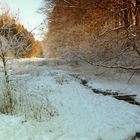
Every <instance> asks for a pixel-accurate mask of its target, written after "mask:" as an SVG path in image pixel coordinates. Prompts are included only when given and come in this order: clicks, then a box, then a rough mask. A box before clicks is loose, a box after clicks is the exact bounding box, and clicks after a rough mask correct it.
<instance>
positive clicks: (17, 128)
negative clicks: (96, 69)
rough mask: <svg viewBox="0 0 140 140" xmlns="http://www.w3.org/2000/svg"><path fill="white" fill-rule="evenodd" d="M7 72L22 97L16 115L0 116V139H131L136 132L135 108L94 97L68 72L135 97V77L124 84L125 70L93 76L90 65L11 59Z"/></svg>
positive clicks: (138, 126)
mask: <svg viewBox="0 0 140 140" xmlns="http://www.w3.org/2000/svg"><path fill="white" fill-rule="evenodd" d="M9 70H10V73H14V79H13V80H15V82H16V84H15V85H16V91H15V92H16V93H15V94H16V95H17V96H19V97H20V95H21V94H22V95H24V96H23V97H22V95H21V97H22V98H21V99H23V100H20V102H21V103H19V104H17V107H16V114H17V115H14V116H10V115H3V114H1V115H0V140H132V137H133V136H134V135H135V133H136V132H140V117H139V116H140V107H139V106H136V105H131V104H129V103H127V102H124V101H119V100H116V99H114V98H112V97H110V96H102V95H96V94H94V93H93V92H92V91H91V90H90V89H88V88H86V87H84V86H83V85H81V84H80V81H79V80H77V79H75V78H74V77H72V76H71V74H72V75H73V74H78V75H80V76H81V77H84V78H86V79H87V80H88V81H89V85H90V86H92V87H94V88H101V89H105V90H106V89H112V90H115V91H116V90H117V91H122V92H125V93H126V92H129V93H130V92H131V94H132V93H134V94H138V95H139V93H140V88H139V86H138V83H139V78H137V77H136V76H134V77H133V78H132V80H131V82H130V83H127V82H126V81H127V80H126V81H125V79H127V78H125V74H124V75H123V76H121V77H122V79H121V78H118V79H113V76H112V75H113V74H112V75H110V78H109V77H108V75H106V76H103V75H102V76H100V77H97V76H95V75H93V74H92V71H93V70H92V68H88V69H86V67H85V66H82V65H80V66H79V65H77V66H70V65H68V64H67V65H66V63H65V62H62V61H61V62H60V61H58V60H45V59H23V60H18V61H17V60H14V61H13V62H11V64H10V67H9ZM1 75H2V73H1ZM17 79H18V80H17ZM1 86H2V84H1ZM0 92H2V91H0ZM19 99H20V98H19ZM19 105H21V106H20V107H19Z"/></svg>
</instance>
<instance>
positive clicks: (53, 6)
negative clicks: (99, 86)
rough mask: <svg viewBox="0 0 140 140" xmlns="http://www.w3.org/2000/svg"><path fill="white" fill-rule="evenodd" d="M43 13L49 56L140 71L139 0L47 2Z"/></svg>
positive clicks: (46, 53)
mask: <svg viewBox="0 0 140 140" xmlns="http://www.w3.org/2000/svg"><path fill="white" fill-rule="evenodd" d="M40 12H41V13H42V14H44V15H45V17H46V21H48V22H49V23H48V25H47V27H46V28H48V32H46V33H44V38H43V42H42V43H43V44H44V46H45V52H44V54H45V56H47V57H60V58H63V59H69V60H72V61H73V60H74V61H75V60H79V59H80V60H85V61H88V62H91V63H96V65H102V66H107V67H111V66H112V67H115V68H116V67H121V68H124V69H125V68H126V69H127V68H128V69H131V68H132V69H134V70H135V69H139V68H135V67H136V66H138V65H139V64H140V63H139V62H140V61H139V57H140V45H139V41H140V1H139V0H100V1H98V0H44V6H43V7H41V8H40Z"/></svg>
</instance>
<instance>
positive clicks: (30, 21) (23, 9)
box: [0, 0, 43, 38]
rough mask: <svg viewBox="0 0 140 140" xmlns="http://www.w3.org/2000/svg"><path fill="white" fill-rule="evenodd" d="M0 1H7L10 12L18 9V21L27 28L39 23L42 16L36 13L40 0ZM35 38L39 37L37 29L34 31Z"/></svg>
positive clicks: (1, 1)
mask: <svg viewBox="0 0 140 140" xmlns="http://www.w3.org/2000/svg"><path fill="white" fill-rule="evenodd" d="M0 3H2V4H3V3H7V4H8V5H9V7H10V11H12V13H17V11H18V9H19V11H20V12H19V14H20V22H21V23H22V24H23V25H24V26H25V27H26V28H27V29H28V30H32V29H33V28H35V27H36V26H37V25H39V24H40V23H41V22H42V20H43V16H42V15H41V14H38V13H37V10H38V8H39V7H40V6H41V4H42V0H0ZM35 33H36V38H39V35H38V33H39V31H35Z"/></svg>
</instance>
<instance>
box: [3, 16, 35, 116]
mask: <svg viewBox="0 0 140 140" xmlns="http://www.w3.org/2000/svg"><path fill="white" fill-rule="evenodd" d="M13 20H14V18H9V19H8V21H5V14H3V15H1V23H2V26H1V27H0V59H1V61H2V64H3V71H4V81H5V91H4V92H5V93H4V98H5V103H4V107H3V110H2V111H3V113H6V114H8V113H10V114H12V112H13V111H12V109H13V107H14V102H15V101H14V97H13V95H12V92H11V85H10V84H11V83H10V79H9V74H8V68H7V66H8V63H7V62H8V60H9V59H10V58H13V57H18V56H19V55H22V54H25V53H27V52H29V51H30V50H31V49H32V47H33V44H31V43H30V42H29V39H30V36H31V35H32V34H31V33H29V34H25V33H24V32H22V31H21V30H17V29H16V28H15V26H14V25H13Z"/></svg>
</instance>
